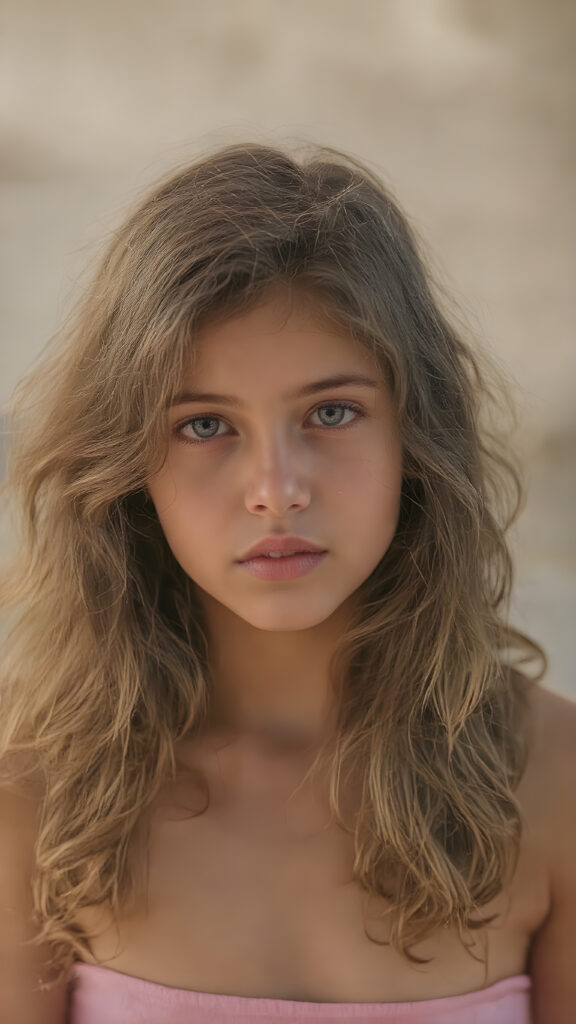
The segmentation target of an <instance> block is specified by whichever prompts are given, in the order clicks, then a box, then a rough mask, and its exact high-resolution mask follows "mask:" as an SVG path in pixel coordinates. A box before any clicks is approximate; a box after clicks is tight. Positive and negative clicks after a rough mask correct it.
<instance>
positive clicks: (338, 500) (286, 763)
mask: <svg viewBox="0 0 576 1024" xmlns="http://www.w3.org/2000/svg"><path fill="white" fill-rule="evenodd" d="M495 394H496V392H495V390H494V385H493V384H491V385H490V387H489V385H488V377H487V374H486V370H485V369H482V368H481V364H480V362H479V357H477V356H474V355H473V354H472V352H471V350H470V349H469V347H468V346H467V344H466V343H465V342H464V341H463V340H462V338H461V337H459V335H458V334H457V333H456V331H455V330H454V328H453V327H452V326H451V325H450V323H449V322H448V320H447V318H446V316H445V315H444V313H443V312H442V310H441V307H440V305H439V302H438V300H437V299H436V298H435V297H434V293H433V290H432V285H431V283H430V280H429V278H428V276H427V274H426V271H425V269H424V266H423V263H422V258H421V257H420V256H419V254H418V250H417V246H416V243H415V240H414V237H413V234H412V233H411V231H410V228H409V227H408V225H407V223H406V220H405V218H404V216H403V215H402V214H401V212H400V211H399V209H398V207H397V205H396V204H395V202H394V200H393V199H392V197H391V196H390V194H389V193H388V192H387V191H386V190H385V188H384V187H383V185H382V183H381V182H380V181H379V180H378V178H377V177H376V176H375V175H374V174H373V173H371V172H370V171H369V170H368V169H366V168H365V167H364V166H363V165H362V164H361V163H360V162H359V161H357V160H355V159H353V158H352V157H349V156H347V155H345V154H344V153H342V152H340V151H338V150H334V149H331V148H329V147H316V148H315V147H311V148H310V151H309V152H307V153H306V154H305V155H304V156H303V157H302V158H297V157H296V156H295V155H293V154H290V153H288V152H287V151H286V150H282V149H280V148H278V149H276V148H272V147H269V146H265V145H260V144H252V143H250V144H235V145H231V146H227V147H225V148H222V149H219V150H217V151H215V152H211V153H208V154H206V155H205V156H204V157H203V158H201V159H198V160H197V161H196V162H195V163H194V164H192V165H191V166H189V167H186V168H184V169H183V170H181V171H179V172H178V173H175V174H173V175H172V176H171V177H170V178H169V179H167V180H166V181H164V182H162V183H160V184H159V185H158V186H157V187H156V188H154V189H153V190H152V191H151V192H150V194H149V195H148V196H147V197H146V198H145V199H144V200H143V202H141V204H140V205H139V206H138V208H137V209H136V210H135V212H133V214H132V215H131V216H130V217H129V219H128V220H127V221H126V223H125V224H124V225H123V226H122V227H121V228H120V230H118V231H117V232H116V233H115V234H114V237H113V239H112V241H111V243H110V245H109V247H108V249H107V251H106V253H105V255H104V258H103V260H102V262H101V265H100V267H99V269H98V271H97V273H96V276H95V278H94V281H93V283H92V285H91V287H90V288H89V290H88V292H87V294H86V296H85V298H84V299H83V301H82V302H81V304H80V305H79V307H78V309H77V310H76V312H75V315H74V317H73V318H72V320H71V322H70V323H69V325H68V327H67V329H66V331H64V332H63V333H62V335H61V336H60V338H58V339H57V340H56V341H55V342H54V343H53V344H52V346H51V347H49V350H48V352H47V354H46V355H45V357H44V358H43V360H42V361H41V363H40V364H39V365H38V366H37V368H36V369H35V370H34V372H33V373H32V374H30V375H29V376H28V378H27V379H26V380H25V381H24V382H23V383H22V384H21V385H20V387H19V389H18V390H17V394H16V396H15V402H14V409H13V413H14V417H13V429H14V439H13V449H12V458H11V467H10V476H9V482H10V483H11V486H12V489H13V492H14V497H15V499H16V502H17V504H16V510H17V517H16V518H15V523H17V525H18V526H19V527H20V528H21V534H22V538H21V545H20V548H19V549H18V551H17V552H16V556H15V561H14V565H13V570H12V573H11V575H9V576H8V578H7V581H6V583H5V585H4V597H5V603H6V604H7V605H9V606H11V607H13V608H15V609H16V613H15V617H14V621H13V622H12V623H11V624H10V625H11V628H10V631H9V634H8V637H7V639H6V641H5V654H4V659H3V671H2V713H1V715H0V758H1V760H0V765H1V767H2V787H1V791H0V831H1V855H0V858H1V859H0V906H1V914H0V947H1V954H2V956H1V966H0V1010H1V1013H0V1018H1V1020H2V1021H3V1022H4V1021H5V1022H6V1024H8V1022H10V1024H64V1022H65V1021H67V1022H68V1024H120V1022H122V1024H136V1022H139V1024H160V1022H166V1024H196V1022H199V1024H200V1022H208V1021H213V1022H226V1024H232V1022H234V1021H243V1022H250V1021H257V1022H258V1024H264V1022H266V1021H275V1022H279V1021H288V1020H289V1021H293V1020H297V1019H300V1020H303V1021H304V1020H305V1021H316V1020H317V1021H322V1022H323V1024H329V1022H332V1021H342V1020H343V1019H345V1018H348V1017H349V1018H353V1019H354V1021H355V1022H357V1024H359V1022H364V1021H370V1022H374V1021H378V1020H385V1021H387V1022H388V1024H390V1022H393V1021H402V1022H403V1024H408V1022H411V1024H416V1022H423V1021H426V1022H430V1024H440V1022H445V1021H446V1022H447V1021H450V1022H462V1024H472V1022H474V1024H488V1022H490V1024H495V1022H496V1024H497V1022H502V1024H504V1022H506V1024H526V1022H528V1021H533V1022H535V1024H569V1022H572V1021H573V1020H574V1019H576V970H574V963H575V960H574V954H575V952H576V884H575V877H574V875H575V873H574V869H573V865H574V861H575V856H576V816H575V814H574V803H575V800H574V785H573V779H574V778H575V777H576V771H575V768H576V754H575V747H576V744H575V740H576V708H575V706H574V704H573V703H572V702H571V701H569V700H566V699H564V698H561V697H559V696H556V695H555V694H554V693H553V692H551V691H549V690H546V689H543V688H541V687H540V686H538V685H537V683H538V680H539V679H540V678H541V677H542V674H543V664H544V661H543V655H542V652H541V650H540V648H539V647H538V646H537V645H536V644H535V643H533V642H532V641H530V640H529V639H527V638H526V637H524V636H523V635H521V634H520V633H519V632H517V631H516V630H515V629H513V628H511V627H510V626H509V625H508V622H507V603H508V597H509V593H510V586H511V566H510V558H509V554H508V550H507V547H506V543H505V529H506V527H507V525H508V524H509V522H510V521H511V520H512V518H513V516H514V513H515V511H516V509H517V504H518V478H517V475H516V473H515V470H514V469H513V467H512V465H511V464H510V462H509V460H508V458H507V456H506V453H505V451H503V450H502V449H501V448H500V447H499V444H498V441H497V439H496V437H495V436H492V434H491V432H490V431H489V430H488V429H487V422H486V402H485V400H486V399H490V398H491V397H492V398H494V396H495ZM491 408H492V413H491V415H494V406H492V407H491ZM530 663H533V668H532V669H531V670H530V671H528V668H527V666H529V665H530ZM552 682H553V681H552Z"/></svg>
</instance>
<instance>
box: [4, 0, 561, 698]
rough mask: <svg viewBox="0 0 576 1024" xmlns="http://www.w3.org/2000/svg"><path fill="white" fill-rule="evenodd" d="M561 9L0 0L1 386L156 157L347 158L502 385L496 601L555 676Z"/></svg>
mask: <svg viewBox="0 0 576 1024" xmlns="http://www.w3.org/2000/svg"><path fill="white" fill-rule="evenodd" d="M574 27H575V21H574V15H573V5H572V4H571V3H569V2H565V0H547V2H546V3H542V2H541V0H506V2H502V0H412V2H410V0H354V2H353V3H352V2H350V0H292V2H291V3H290V4H286V3H282V2H281V0H85V2H83V3H80V4H78V3H75V2H72V0H49V2H46V0H4V3H3V15H2V35H3V51H4V52H3V58H2V62H1V65H0V86H1V88H0V116H1V119H2V128H3V130H2V140H1V143H0V145H1V168H2V182H1V185H0V200H1V203H2V213H3V233H2V240H1V243H0V252H1V258H2V268H1V275H0V278H1V281H2V286H3V292H4V294H3V299H2V303H3V335H2V345H1V353H0V354H1V369H2V380H1V387H0V402H5V401H6V399H7V397H8V395H9V393H10V391H11V390H12V387H13V386H14V383H15V382H16V380H17V379H18V377H19V376H20V375H21V374H22V373H23V372H24V370H25V369H26V368H27V367H28V366H29V365H30V363H31V361H32V360H33V358H34V356H35V355H36V353H37V352H38V351H39V349H40V348H41V346H42V345H43V344H44V342H45V341H46V339H47V338H48V336H49V335H50V334H51V333H52V332H53V331H54V330H55V329H56V327H57V325H58V323H59V322H60V319H61V317H62V315H63V313H64V312H65V310H66V309H67V308H68V306H69V303H70V301H71V299H72V298H73V297H74V294H75V287H77V280H78V277H79V275H80V274H81V272H82V271H83V269H84V268H86V267H87V266H88V265H89V261H90V260H91V259H92V258H93V256H94V254H95V252H96V251H97V247H98V243H99V242H100V241H101V240H102V239H103V237H104V235H105V234H106V232H107V231H108V230H110V229H111V228H112V227H113V226H114V224H115V223H116V222H117V220H118V219H119V218H120V216H121V214H122V210H123V209H124V208H125V205H126V203H127V202H128V201H130V200H131V199H132V198H133V197H134V193H135V190H137V189H139V188H141V187H143V186H145V185H146V184H147V183H148V182H149V181H150V180H151V179H153V178H155V177H156V176H157V175H159V174H160V173H162V172H163V171H164V170H165V169H166V168H168V167H170V166H172V165H173V164H175V163H181V162H183V161H184V160H186V159H188V158H189V157H191V156H193V155H194V154H195V153H196V152H197V151H198V150H200V149H202V148H203V147H204V146H207V145H209V146H212V145H214V144H216V143H218V142H222V143H225V142H229V141H235V140H238V139H244V138H256V139H258V140H259V141H266V140H270V141H275V140H278V141H289V140H290V139H292V138H296V139H304V140H306V139H310V140H317V141H320V142H327V143H329V144H332V145H335V146H338V147H341V148H344V149H349V150H350V151H352V152H355V153H356V154H357V155H358V156H360V157H361V158H363V159H365V160H367V161H368V162H371V163H372V165H373V166H374V167H375V168H376V169H377V170H379V171H380V173H382V174H383V175H384V176H385V178H386V179H387V180H388V182H389V183H390V184H391V185H392V187H393V188H394V190H395V191H396V193H397V195H398V196H399V198H400V200H401V202H402V203H403V205H404V206H405V207H406V208H407V209H408V211H409V212H410V213H411V214H412V217H413V219H414V222H415V224H416V227H417V228H418V230H419V231H420V232H421V234H422V235H423V236H424V238H425V240H426V241H427V242H428V244H429V246H430V247H431V248H432V250H433V251H434V252H435V254H436V261H437V263H438V264H439V266H440V267H441V269H442V270H443V272H444V274H445V276H446V278H447V281H448V284H449V286H450V287H451V288H452V289H453V290H454V292H455V294H456V297H457V299H458V301H459V302H460V305H461V306H462V307H463V309H464V312H465V313H466V315H467V316H468V317H469V319H470V320H471V323H472V326H473V328H474V330H475V331H476V332H477V334H478V335H479V336H480V337H481V338H483V339H484V342H485V343H486V344H488V345H489V346H490V347H491V348H492V349H493V351H495V352H496V353H497V354H498V356H499V357H500V359H501V360H502V361H503V362H504V363H505V365H506V367H507V369H508V372H509V374H510V376H511V377H513V378H514V379H515V380H516V382H517V388H516V395H517V399H518V401H519V406H520V430H519V434H518V443H519V444H520V445H521V447H522V449H523V452H524V457H525V463H526V467H527V473H528V482H529V487H530V489H529V494H528V504H527V508H526V511H525V513H524V515H523V519H522V521H521V524H520V529H519V531H518V533H517V537H516V541H515V544H516V547H517V551H518V565H519V582H518V588H517V597H516V612H515V615H516V618H517V620H518V621H519V622H520V623H521V624H523V625H524V626H525V627H526V628H528V629H529V630H531V631H532V632H533V633H534V634H535V635H536V636H537V637H538V638H539V639H540V640H541V641H542V642H543V643H544V644H546V645H547V646H548V648H549V653H550V657H551V663H552V674H551V676H550V680H549V685H550V686H552V687H553V688H555V689H559V690H566V691H569V690H570V688H571V687H573V688H574V691H575V692H576V681H575V676H576V672H575V667H576V657H575V655H574V651H573V645H572V642H571V632H572V630H571V622H572V621H573V619H574V613H575V611H576V541H575V536H574V528H573V525H572V519H573V509H574V507H575V506H576V501H575V498H576V487H575V483H576V481H575V471H574V450H575V448H576V423H575V415H574V405H575V403H574V383H573V382H574V380H575V379H576V346H575V345H574V320H575V317H574V305H573V298H572V295H571V276H572V275H573V272H574V264H575V260H574V235H573V228H572V225H573V217H574V191H573V186H572V183H571V176H572V175H573V171H574V158H573V148H572V143H573V132H572V124H571V119H572V116H573V100H572V97H573V89H574V78H575V75H574V60H573V43H574Z"/></svg>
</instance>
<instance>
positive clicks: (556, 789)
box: [519, 688, 576, 1024]
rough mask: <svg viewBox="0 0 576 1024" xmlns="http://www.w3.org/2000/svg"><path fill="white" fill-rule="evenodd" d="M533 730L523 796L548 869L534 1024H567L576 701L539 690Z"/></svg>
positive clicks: (574, 910) (575, 953) (572, 954)
mask: <svg viewBox="0 0 576 1024" xmlns="http://www.w3.org/2000/svg"><path fill="white" fill-rule="evenodd" d="M530 727H531V734H532V739H531V751H530V756H529V760H528V765H527V769H526V773H525V778H524V779H523V781H522V784H521V787H520V790H519V796H520V797H521V803H522V805H523V807H524V810H525V815H526V818H527V823H528V827H529V828H530V829H531V831H532V833H533V836H534V838H535V840H536V842H537V844H538V846H539V848H540V850H541V852H542V856H543V859H544V861H545V863H546V871H547V876H548V886H549V907H550V909H549V912H548V915H547V917H546V919H545V921H544V922H543V924H542V926H541V927H540V929H539V930H538V932H537V933H536V935H535V936H534V937H533V941H532V947H531V956H530V973H531V976H532V983H533V1001H534V1024H569V1022H571V1021H573V1020H574V1013H575V1010H576V972H575V971H574V963H575V962H576V702H574V701H572V700H570V699H569V698H567V697H563V696H561V695H559V694H557V693H554V692H553V691H551V690H547V689H544V688H537V689H535V690H534V691H533V693H532V694H531V697H530Z"/></svg>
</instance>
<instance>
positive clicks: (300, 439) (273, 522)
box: [148, 292, 402, 631]
mask: <svg viewBox="0 0 576 1024" xmlns="http://www.w3.org/2000/svg"><path fill="white" fill-rule="evenodd" d="M194 349H195V351H194V358H193V359H192V358H191V362H190V367H189V371H188V372H187V373H186V374H185V377H184V380H183V381H182V387H181V389H180V394H179V396H178V401H177V404H175V405H174V407H173V408H172V409H171V411H170V442H169V448H168V455H167V458H166V461H165V462H164V464H163V466H162V467H161V469H160V470H159V471H158V472H157V473H155V474H154V476H152V477H150V479H149V481H148V490H149V493H150V496H151V498H152V501H153V502H154V505H155V508H156V511H157V514H158V517H159V520H160V523H161V525H162V528H163V531H164V534H165V536H166V539H167V542H168V544H169V546H170V548H171V550H172V552H173V554H174V556H175V558H176V559H177V561H178V562H179V564H180V565H181V566H182V568H183V570H184V571H185V572H186V573H187V575H188V576H190V578H191V579H192V580H193V581H194V583H195V585H196V590H197V593H198V596H199V599H200V600H205V601H206V602H207V603H208V604H211V603H212V604H213V603H214V602H217V603H218V604H219V605H220V606H223V607H224V608H225V609H227V610H228V612H230V613H232V614H234V615H236V616H238V617H239V618H240V619H242V620H244V621H246V622H247V623H250V624H251V625H252V626H253V627H255V628H257V629H261V630H269V631H290V630H302V629H308V628H311V627H313V626H316V625H319V624H320V623H321V622H324V621H325V620H327V619H328V618H329V617H330V616H332V615H333V614H334V613H335V612H336V611H337V610H338V609H339V608H340V607H341V606H342V605H344V603H345V602H347V601H348V600H349V599H351V598H352V595H353V594H354V592H355V591H356V590H357V588H358V587H359V586H360V585H361V584H362V583H363V581H364V580H365V579H366V578H367V577H368V576H369V575H370V574H371V572H372V571H373V570H374V569H375V567H376V566H377V564H378V562H379V561H380V560H381V558H382V557H383V555H384V554H385V553H386V551H387V549H388V547H389V545H390V543H391V541H392V538H393V536H394V532H395V529H396V525H397V521H398V515H399V507H400V492H401V485H402V452H401V445H400V439H399V434H398V427H397V423H396V419H395V414H394V411H393V407H392V402H391V400H390V397H389V395H388V392H387V389H386V385H385V382H384V379H383V378H382V374H381V371H380V370H379V368H378V367H377V366H376V364H375V361H374V360H373V359H372V358H371V356H370V354H369V353H368V352H367V351H366V350H365V349H363V348H362V347H361V346H360V345H359V343H358V342H356V341H355V340H354V339H352V338H350V337H349V336H348V335H347V334H345V333H344V332H343V331H342V330H341V329H340V328H336V327H334V326H329V325H328V324H327V323H326V322H325V321H322V320H321V319H320V318H319V317H318V316H315V315H314V310H313V307H312V306H310V304H307V303H305V302H304V301H303V299H302V298H300V297H298V296H296V297H295V299H294V302H293V305H292V307H291V308H290V310H289V311H288V309H287V305H286V301H285V299H284V298H283V297H282V295H278V294H275V293H274V292H273V293H272V295H271V297H269V298H268V299H267V300H266V301H265V302H263V304H262V305H260V306H258V307H257V308H255V309H253V310H251V311H249V312H247V313H242V314H240V315H238V316H235V317H232V318H230V319H227V320H221V321H217V322H215V323H213V324H210V325H208V326H206V327H204V328H203V329H202V330H201V331H200V333H199V335H198V337H197V339H196V340H195V345H194ZM354 376H361V377H363V378H366V379H372V380H373V381H374V383H375V384H376V386H372V385H370V386H368V385H366V384H362V383H358V382H356V383H347V384H340V385H337V384H335V383H333V384H332V385H331V386H330V387H327V388H323V389H322V390H315V391H312V388H311V385H313V384H317V383H318V382H320V381H326V379H329V378H330V379H334V378H340V379H344V378H351V377H354ZM198 393H203V394H206V393H209V394H210V395H220V396H225V397H228V399H230V400H231V399H234V404H232V402H231V401H229V402H224V401H222V399H221V398H220V399H218V400H215V399H210V400H209V399H203V400H198V399H195V398H194V395H197V394H198ZM271 534H275V535H278V534H291V535H295V536H297V537H301V538H305V539H306V540H309V541H312V542H313V543H315V544H317V545H319V546H320V547H321V548H323V549H325V550H326V551H327V552H328V553H327V555H326V556H325V557H324V559H323V560H322V561H321V563H320V565H319V566H318V567H317V568H315V569H314V570H313V571H312V572H311V573H309V574H308V575H305V576H301V577H298V578H296V579H290V580H275V581H270V580H261V579H258V578H256V577H254V576H251V575H250V574H249V573H248V572H246V570H245V569H243V568H242V567H241V566H240V565H239V564H238V560H239V559H240V558H241V557H242V555H243V554H244V552H246V550H247V549H248V548H250V547H251V546H252V545H253V544H255V543H256V542H257V541H259V540H261V539H263V538H264V537H267V536H270V535H271Z"/></svg>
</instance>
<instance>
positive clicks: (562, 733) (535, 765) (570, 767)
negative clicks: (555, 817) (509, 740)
mask: <svg viewBox="0 0 576 1024" xmlns="http://www.w3.org/2000/svg"><path fill="white" fill-rule="evenodd" d="M529 735H530V748H529V757H528V764H527V768H526V777H525V785H524V788H525V791H526V796H527V797H528V798H529V799H530V798H533V799H534V800H539V799H542V798H545V804H546V807H547V808H548V811H549V813H550V814H553V813H555V812H556V813H557V812H558V811H559V810H560V809H561V807H562V805H563V801H565V800H567V799H568V800H569V799H570V798H571V797H573V798H574V797H576V771H575V769H576V701H573V700H571V699H570V698H568V697H563V696H561V695H560V694H558V693H555V692H554V691H553V690H549V689H546V688H545V687H540V686H536V687H534V689H533V690H532V691H531V693H530V696H529ZM565 810H568V807H565Z"/></svg>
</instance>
